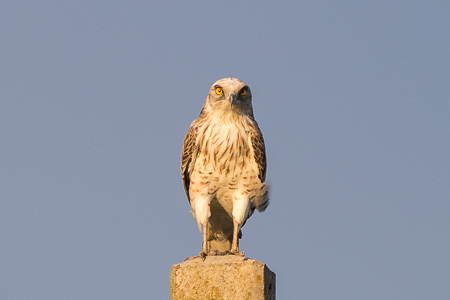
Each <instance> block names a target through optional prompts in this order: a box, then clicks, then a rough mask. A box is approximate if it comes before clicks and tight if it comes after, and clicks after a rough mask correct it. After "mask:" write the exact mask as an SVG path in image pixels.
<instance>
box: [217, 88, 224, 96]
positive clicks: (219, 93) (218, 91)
mask: <svg viewBox="0 0 450 300" xmlns="http://www.w3.org/2000/svg"><path fill="white" fill-rule="evenodd" d="M222 93H223V91H222V89H221V88H220V87H218V88H216V94H217V95H221V94H222Z"/></svg>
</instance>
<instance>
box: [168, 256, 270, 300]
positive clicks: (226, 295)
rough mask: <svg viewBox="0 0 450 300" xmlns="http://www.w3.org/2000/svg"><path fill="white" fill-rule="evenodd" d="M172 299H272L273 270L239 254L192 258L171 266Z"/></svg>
mask: <svg viewBox="0 0 450 300" xmlns="http://www.w3.org/2000/svg"><path fill="white" fill-rule="evenodd" d="M170 297H171V299H172V300H179V299H180V300H181V299H183V300H190V299H195V300H203V299H205V300H213V299H214V300H233V299H246V300H247V299H248V300H250V299H275V273H273V272H272V271H270V270H269V268H267V266H266V265H265V264H264V263H262V262H259V261H257V260H254V259H250V258H245V257H241V256H234V255H225V256H207V257H206V259H205V260H204V261H203V260H202V259H201V258H199V257H197V258H193V259H190V260H188V261H185V262H183V263H179V264H176V265H173V266H172V269H171V272H170Z"/></svg>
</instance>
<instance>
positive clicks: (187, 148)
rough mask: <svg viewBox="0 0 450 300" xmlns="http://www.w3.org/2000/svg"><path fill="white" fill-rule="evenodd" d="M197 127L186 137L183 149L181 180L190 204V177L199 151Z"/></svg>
mask: <svg viewBox="0 0 450 300" xmlns="http://www.w3.org/2000/svg"><path fill="white" fill-rule="evenodd" d="M197 131H198V130H197V126H195V125H192V126H191V127H190V128H189V130H188V132H187V133H186V136H185V137H184V142H183V149H182V151H181V179H182V181H183V186H184V191H185V192H186V197H187V199H188V201H189V202H191V199H190V197H189V185H190V182H191V181H190V175H191V172H192V167H191V165H193V164H194V163H195V157H196V155H195V152H196V149H197V146H196V140H197Z"/></svg>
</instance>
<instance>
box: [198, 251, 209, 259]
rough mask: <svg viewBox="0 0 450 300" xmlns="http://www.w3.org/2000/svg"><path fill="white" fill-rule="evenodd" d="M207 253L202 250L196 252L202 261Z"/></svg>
mask: <svg viewBox="0 0 450 300" xmlns="http://www.w3.org/2000/svg"><path fill="white" fill-rule="evenodd" d="M207 255H208V253H206V252H203V251H202V252H200V253H199V254H198V256H199V257H200V258H201V259H202V260H203V261H205V259H206V256H207Z"/></svg>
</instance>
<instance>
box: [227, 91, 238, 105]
mask: <svg viewBox="0 0 450 300" xmlns="http://www.w3.org/2000/svg"><path fill="white" fill-rule="evenodd" d="M228 100H229V101H230V103H231V106H233V104H235V103H236V94H235V93H232V94H230V97H229V98H228Z"/></svg>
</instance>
